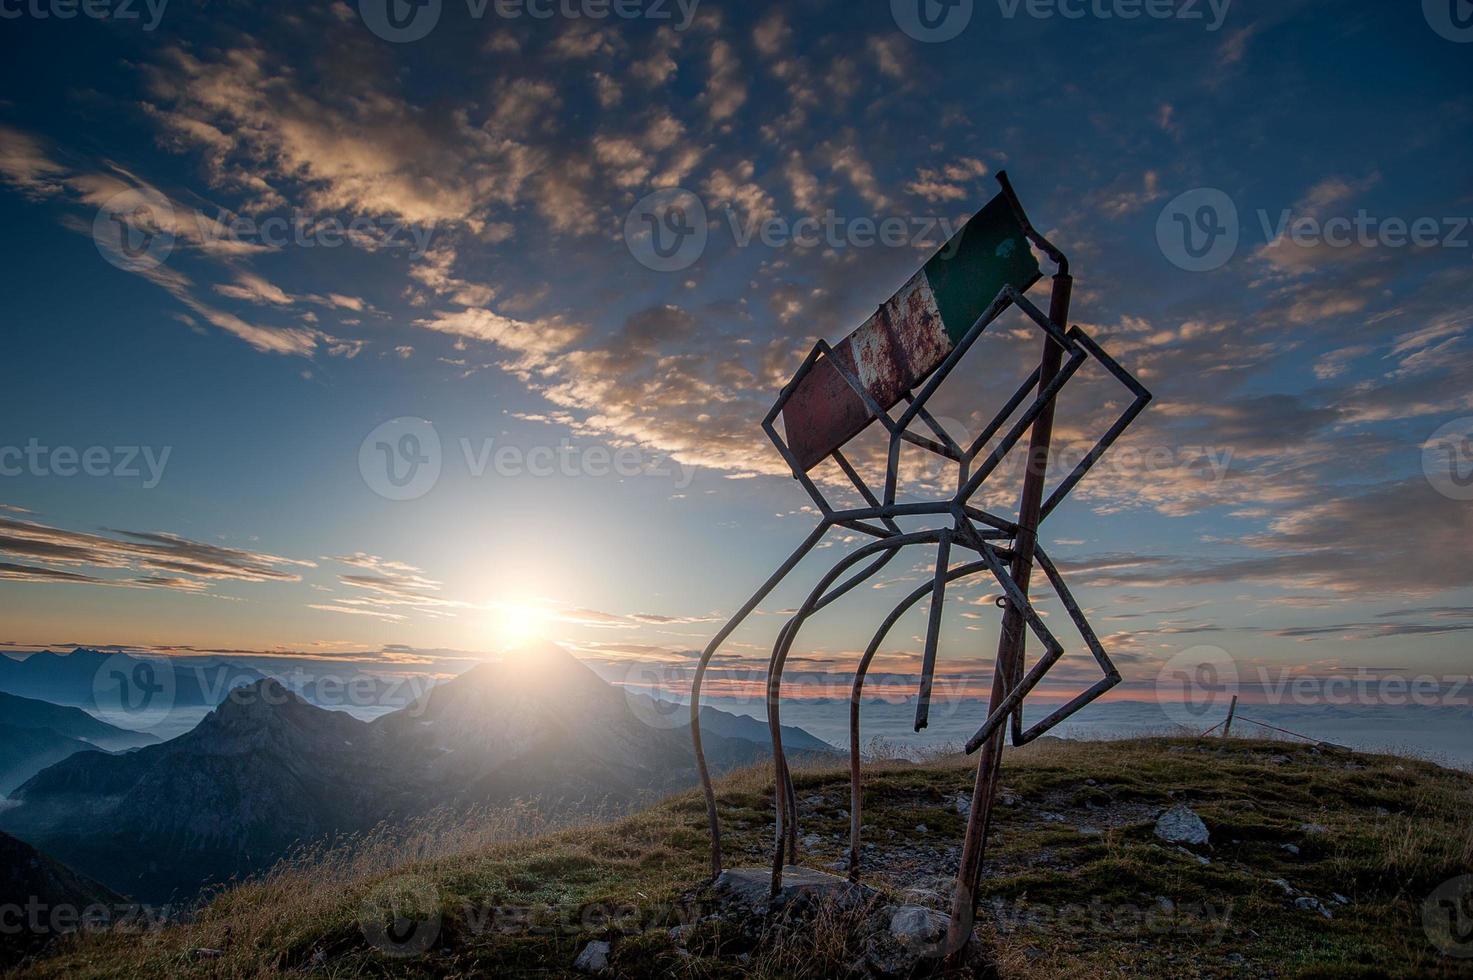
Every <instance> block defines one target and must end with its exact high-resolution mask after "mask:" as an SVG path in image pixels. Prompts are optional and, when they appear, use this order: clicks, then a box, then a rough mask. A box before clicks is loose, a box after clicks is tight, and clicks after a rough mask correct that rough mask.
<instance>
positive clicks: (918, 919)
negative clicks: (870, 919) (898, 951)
mask: <svg viewBox="0 0 1473 980" xmlns="http://www.w3.org/2000/svg"><path fill="white" fill-rule="evenodd" d="M947 922H948V919H947V917H946V916H944V915H942V914H941V913H940V912H937V911H936V910H934V909H928V908H926V907H925V906H923V905H902V906H900V908H898V909H896V910H895V914H893V915H891V916H890V935H892V936H894V937H895V938H896V939H898V940H900V942H902V943H904V944H906V945H915V944H917V943H934V942H936V941H937V940H938V939H940V938H941V937H942V936H944V935H946V926H947Z"/></svg>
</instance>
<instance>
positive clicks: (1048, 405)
mask: <svg viewBox="0 0 1473 980" xmlns="http://www.w3.org/2000/svg"><path fill="white" fill-rule="evenodd" d="M1045 343H1049V342H1048V341H1045ZM1049 346H1050V348H1051V349H1052V350H1055V351H1056V352H1057V353H1056V354H1055V355H1054V357H1055V361H1056V362H1057V361H1058V360H1061V359H1062V358H1063V351H1062V350H1059V349H1058V348H1056V347H1053V345H1052V344H1051V343H1050V344H1049ZM1085 357H1086V355H1085V353H1084V352H1083V351H1082V350H1078V349H1077V348H1076V351H1075V353H1074V354H1072V355H1071V356H1070V357H1069V360H1068V361H1065V362H1064V363H1063V365H1062V366H1061V367H1059V368H1058V369H1057V370H1056V371H1054V372H1052V373H1051V374H1050V375H1049V380H1048V383H1047V384H1045V385H1044V386H1043V387H1042V388H1040V389H1039V392H1038V397H1037V398H1035V399H1034V400H1033V404H1032V405H1030V406H1029V407H1028V411H1026V412H1024V413H1023V416H1022V418H1020V419H1018V421H1017V422H1015V423H1013V427H1012V428H1011V429H1009V430H1008V434H1007V435H1006V436H1004V437H1003V439H1002V442H1000V443H998V444H997V446H996V447H994V448H993V450H992V452H991V453H989V454H988V456H987V459H986V460H985V461H984V462H983V463H982V466H981V468H980V469H978V470H977V472H975V473H973V474H972V475H971V477H969V478H968V479H967V483H966V485H965V486H963V487H962V489H961V492H960V493H959V494H957V497H958V498H960V499H962V500H966V499H968V498H970V497H971V496H972V494H974V493H976V492H977V491H978V490H979V489H980V488H981V486H982V483H983V482H984V481H985V480H986V479H987V478H988V477H989V476H991V475H992V471H993V470H995V469H997V467H998V465H999V464H1000V463H1002V461H1003V460H1004V459H1006V458H1007V455H1008V453H1010V452H1012V451H1013V447H1014V446H1016V445H1017V444H1018V441H1019V440H1021V439H1022V438H1023V433H1025V432H1027V431H1028V430H1029V428H1030V427H1036V423H1037V422H1038V421H1039V420H1041V419H1043V418H1044V417H1045V416H1047V417H1048V418H1049V420H1050V421H1051V422H1052V420H1053V414H1054V399H1055V397H1056V396H1057V395H1058V394H1059V391H1060V390H1061V389H1062V388H1063V387H1064V385H1066V384H1067V383H1068V382H1069V379H1070V378H1072V377H1074V372H1076V371H1078V370H1079V366H1080V365H1081V364H1083V363H1084V361H1085ZM1045 449H1047V447H1045ZM1033 460H1034V456H1033V451H1032V447H1031V446H1030V449H1029V461H1030V462H1029V466H1028V472H1032V471H1033V470H1034V469H1035V468H1036V467H1035V466H1034V465H1033ZM1023 481H1024V487H1025V488H1026V487H1027V482H1028V474H1027V473H1025V474H1024V476H1023ZM1042 492H1043V491H1042V489H1040V490H1039V493H1040V494H1042ZM1018 524H1019V525H1020V527H1019V531H1020V532H1021V530H1022V527H1021V525H1022V524H1023V521H1022V520H1021V519H1020V520H1019V521H1018ZM1034 529H1035V533H1036V531H1037V525H1036V524H1035V525H1034Z"/></svg>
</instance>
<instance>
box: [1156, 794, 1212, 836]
mask: <svg viewBox="0 0 1473 980" xmlns="http://www.w3.org/2000/svg"><path fill="white" fill-rule="evenodd" d="M1156 836H1157V837H1159V838H1161V839H1162V840H1164V841H1166V842H1167V843H1168V844H1192V845H1196V846H1201V845H1203V844H1206V843H1207V841H1208V838H1209V835H1208V833H1207V825H1206V824H1205V823H1203V822H1202V818H1201V817H1199V816H1197V814H1196V813H1195V812H1194V811H1193V810H1192V808H1191V807H1189V806H1185V805H1183V804H1180V803H1179V804H1177V805H1176V806H1174V807H1172V808H1171V809H1170V810H1167V811H1166V812H1165V813H1163V814H1161V816H1160V817H1159V818H1158V819H1157V820H1156Z"/></svg>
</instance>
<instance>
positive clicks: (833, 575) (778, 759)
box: [767, 530, 942, 896]
mask: <svg viewBox="0 0 1473 980" xmlns="http://www.w3.org/2000/svg"><path fill="white" fill-rule="evenodd" d="M941 533H942V531H940V530H927V531H913V532H910V533H907V534H900V535H896V536H894V537H891V538H888V539H885V540H881V541H873V542H870V543H869V544H867V545H865V546H863V547H861V548H859V549H857V550H855V551H853V552H851V553H850V554H848V555H846V556H845V557H844V558H842V559H840V560H839V562H838V563H837V564H835V565H834V567H833V568H831V569H829V571H828V573H827V574H826V575H825V576H824V577H823V579H822V580H821V581H820V582H819V583H818V585H817V586H815V587H814V589H813V591H812V592H811V593H810V594H809V596H808V598H807V599H806V600H804V602H803V605H801V606H799V607H798V611H797V613H796V614H795V615H794V617H793V619H794V622H795V625H794V626H793V628H792V629H790V630H787V631H786V632H785V635H784V636H783V637H782V640H783V642H781V643H780V644H779V645H778V647H777V649H776V650H775V651H774V656H773V660H772V664H771V667H770V669H769V671H768V675H767V726H768V732H769V734H770V736H771V738H772V756H773V762H774V766H775V772H777V773H778V774H779V775H780V774H781V773H782V772H783V767H784V766H786V764H787V759H786V756H785V754H784V753H783V743H782V704H781V700H782V674H783V666H784V665H785V664H786V662H787V659H788V653H789V651H790V650H791V649H792V645H793V640H794V639H795V638H796V637H797V634H798V631H799V629H801V628H802V624H803V623H804V621H806V620H807V619H808V617H809V616H810V615H812V613H813V607H814V606H815V605H816V604H817V602H818V601H819V599H820V598H822V597H823V595H824V594H825V593H826V592H827V590H828V588H829V586H830V585H832V584H833V582H834V580H835V579H837V578H838V577H839V576H840V575H842V574H844V572H845V571H847V570H848V569H849V568H850V566H852V565H855V564H857V563H859V562H860V561H863V560H864V559H865V558H868V557H869V556H870V555H872V554H877V553H879V552H881V551H885V550H898V549H901V548H905V547H909V546H910V545H913V544H933V543H935V542H937V541H938V540H939V539H940V536H941ZM774 787H775V790H776V795H777V797H778V798H777V799H776V800H774V807H773V808H774V810H775V812H776V819H777V834H776V839H777V842H776V849H775V853H774V855H773V870H772V894H773V895H774V896H775V895H777V893H778V891H779V890H780V889H781V888H782V869H783V851H784V843H785V840H784V834H783V817H784V813H785V811H786V809H787V801H786V799H785V798H784V797H785V796H786V795H787V794H786V787H785V786H784V784H783V780H782V779H781V778H778V779H777V780H776V781H775V783H774Z"/></svg>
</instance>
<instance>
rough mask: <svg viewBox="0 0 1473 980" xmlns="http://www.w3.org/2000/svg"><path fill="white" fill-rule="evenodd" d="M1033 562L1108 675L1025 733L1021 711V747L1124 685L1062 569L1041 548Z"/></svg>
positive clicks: (1016, 730) (1017, 739)
mask: <svg viewBox="0 0 1473 980" xmlns="http://www.w3.org/2000/svg"><path fill="white" fill-rule="evenodd" d="M1033 559H1034V561H1036V562H1037V563H1038V566H1039V567H1040V568H1042V569H1043V572H1044V574H1045V575H1047V576H1048V580H1049V584H1050V585H1052V586H1053V588H1054V592H1055V593H1056V594H1057V595H1058V597H1059V601H1060V602H1061V603H1063V605H1064V610H1065V611H1066V612H1068V614H1069V618H1070V619H1071V620H1073V621H1074V626H1075V628H1076V629H1078V630H1079V635H1080V636H1082V637H1084V643H1085V646H1087V647H1088V648H1089V652H1090V653H1091V654H1092V655H1093V656H1094V658H1095V663H1096V664H1098V665H1099V667H1100V670H1102V671H1104V674H1105V676H1104V678H1103V679H1102V680H1100V681H1098V682H1097V683H1096V684H1095V685H1094V686H1093V687H1091V688H1090V689H1089V690H1087V691H1085V692H1084V693H1083V694H1081V695H1079V696H1078V697H1076V698H1074V699H1073V700H1071V701H1070V702H1069V703H1068V704H1066V705H1064V706H1063V707H1061V708H1059V709H1057V710H1056V711H1054V712H1053V714H1051V715H1049V716H1048V717H1046V718H1045V719H1044V720H1043V721H1040V722H1039V723H1038V724H1036V725H1034V726H1033V727H1032V728H1030V729H1029V730H1028V731H1026V732H1025V731H1023V713H1022V712H1021V711H1018V712H1015V713H1014V714H1013V744H1014V745H1020V746H1021V745H1027V744H1028V743H1029V742H1032V741H1033V740H1034V739H1036V738H1038V737H1039V736H1040V735H1043V734H1044V733H1045V732H1047V731H1049V730H1050V729H1052V728H1053V727H1054V726H1055V725H1058V724H1059V723H1060V722H1062V721H1063V720H1064V719H1066V718H1068V717H1069V716H1070V715H1072V714H1074V713H1075V712H1076V711H1079V710H1080V709H1081V708H1083V707H1084V706H1085V705H1087V704H1089V703H1090V702H1092V701H1094V700H1095V699H1096V698H1098V697H1100V696H1101V695H1103V694H1104V693H1105V692H1106V691H1108V690H1110V689H1111V688H1112V687H1114V686H1115V685H1116V684H1119V683H1120V671H1118V670H1116V669H1115V664H1114V663H1113V662H1111V660H1110V655H1109V654H1108V653H1106V652H1105V647H1104V645H1103V644H1101V643H1100V638H1099V637H1098V636H1096V635H1095V631H1094V628H1093V627H1092V626H1090V625H1089V620H1088V619H1087V618H1085V615H1084V610H1082V609H1080V608H1079V603H1078V602H1076V601H1075V599H1074V594H1073V593H1072V592H1070V591H1069V586H1068V585H1067V584H1065V582H1064V577H1063V576H1062V575H1060V574H1059V569H1058V567H1057V566H1055V565H1054V563H1053V561H1052V560H1051V559H1050V558H1049V556H1048V555H1047V554H1046V553H1045V552H1044V550H1043V548H1042V546H1040V545H1035V546H1034V548H1033Z"/></svg>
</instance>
